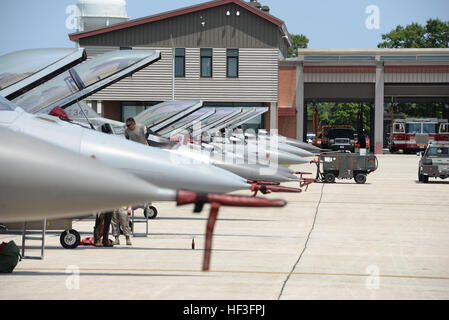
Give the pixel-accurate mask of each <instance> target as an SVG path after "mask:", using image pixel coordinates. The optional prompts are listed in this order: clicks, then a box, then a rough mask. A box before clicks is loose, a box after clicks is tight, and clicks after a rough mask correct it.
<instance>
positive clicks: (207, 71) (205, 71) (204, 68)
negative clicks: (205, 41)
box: [201, 49, 212, 78]
mask: <svg viewBox="0 0 449 320" xmlns="http://www.w3.org/2000/svg"><path fill="white" fill-rule="evenodd" d="M201 77H202V78H212V49H201Z"/></svg>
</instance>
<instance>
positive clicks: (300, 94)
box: [296, 63, 306, 141]
mask: <svg viewBox="0 0 449 320" xmlns="http://www.w3.org/2000/svg"><path fill="white" fill-rule="evenodd" d="M304 79H305V77H304V64H302V63H301V64H300V65H298V66H297V67H296V128H297V129H296V135H297V139H298V140H300V141H304V138H305V136H304V131H305V130H306V128H305V126H306V117H305V114H306V110H305V108H304Z"/></svg>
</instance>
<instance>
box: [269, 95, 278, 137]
mask: <svg viewBox="0 0 449 320" xmlns="http://www.w3.org/2000/svg"><path fill="white" fill-rule="evenodd" d="M277 129H278V104H277V103H276V102H271V103H270V132H271V130H277Z"/></svg>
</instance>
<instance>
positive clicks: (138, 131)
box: [125, 118, 148, 146]
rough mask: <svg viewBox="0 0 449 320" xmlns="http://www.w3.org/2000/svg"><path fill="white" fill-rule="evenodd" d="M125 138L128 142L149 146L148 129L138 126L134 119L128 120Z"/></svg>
mask: <svg viewBox="0 0 449 320" xmlns="http://www.w3.org/2000/svg"><path fill="white" fill-rule="evenodd" d="M125 137H126V139H128V140H131V141H134V142H138V143H142V144H145V145H147V146H148V141H147V128H146V127H145V126H141V125H138V124H136V120H134V118H128V119H127V120H126V130H125Z"/></svg>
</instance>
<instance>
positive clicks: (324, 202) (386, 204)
mask: <svg viewBox="0 0 449 320" xmlns="http://www.w3.org/2000/svg"><path fill="white" fill-rule="evenodd" d="M290 202H293V201H290ZM297 202H298V203H316V201H310V200H309V201H307V200H304V201H297ZM321 204H354V205H376V206H379V205H380V206H410V207H419V206H422V207H447V206H448V204H447V203H446V204H444V203H443V204H435V203H410V202H391V203H386V202H353V201H322V202H321Z"/></svg>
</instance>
